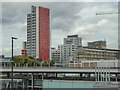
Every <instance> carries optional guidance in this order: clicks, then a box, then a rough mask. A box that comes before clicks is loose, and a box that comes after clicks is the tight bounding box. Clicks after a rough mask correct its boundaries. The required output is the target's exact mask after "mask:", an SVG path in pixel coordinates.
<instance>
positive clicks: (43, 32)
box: [27, 6, 50, 61]
mask: <svg viewBox="0 0 120 90" xmlns="http://www.w3.org/2000/svg"><path fill="white" fill-rule="evenodd" d="M27 54H28V55H29V56H32V57H34V58H41V59H42V60H43V61H45V60H47V61H48V60H49V59H50V9H49V8H45V7H40V6H39V7H36V6H32V8H31V14H28V15H27Z"/></svg>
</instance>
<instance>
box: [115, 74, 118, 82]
mask: <svg viewBox="0 0 120 90" xmlns="http://www.w3.org/2000/svg"><path fill="white" fill-rule="evenodd" d="M115 78H116V82H117V81H118V75H117V74H115Z"/></svg>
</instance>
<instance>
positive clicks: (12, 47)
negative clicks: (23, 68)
mask: <svg viewBox="0 0 120 90" xmlns="http://www.w3.org/2000/svg"><path fill="white" fill-rule="evenodd" d="M11 39H12V75H11V76H12V82H11V88H12V90H13V39H17V38H15V37H11Z"/></svg>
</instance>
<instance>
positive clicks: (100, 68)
mask: <svg viewBox="0 0 120 90" xmlns="http://www.w3.org/2000/svg"><path fill="white" fill-rule="evenodd" d="M100 71H101V81H102V67H101V68H100Z"/></svg>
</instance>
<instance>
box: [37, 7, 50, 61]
mask: <svg viewBox="0 0 120 90" xmlns="http://www.w3.org/2000/svg"><path fill="white" fill-rule="evenodd" d="M39 58H42V59H43V60H47V61H48V60H49V58H50V10H49V9H48V8H44V7H39Z"/></svg>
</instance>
